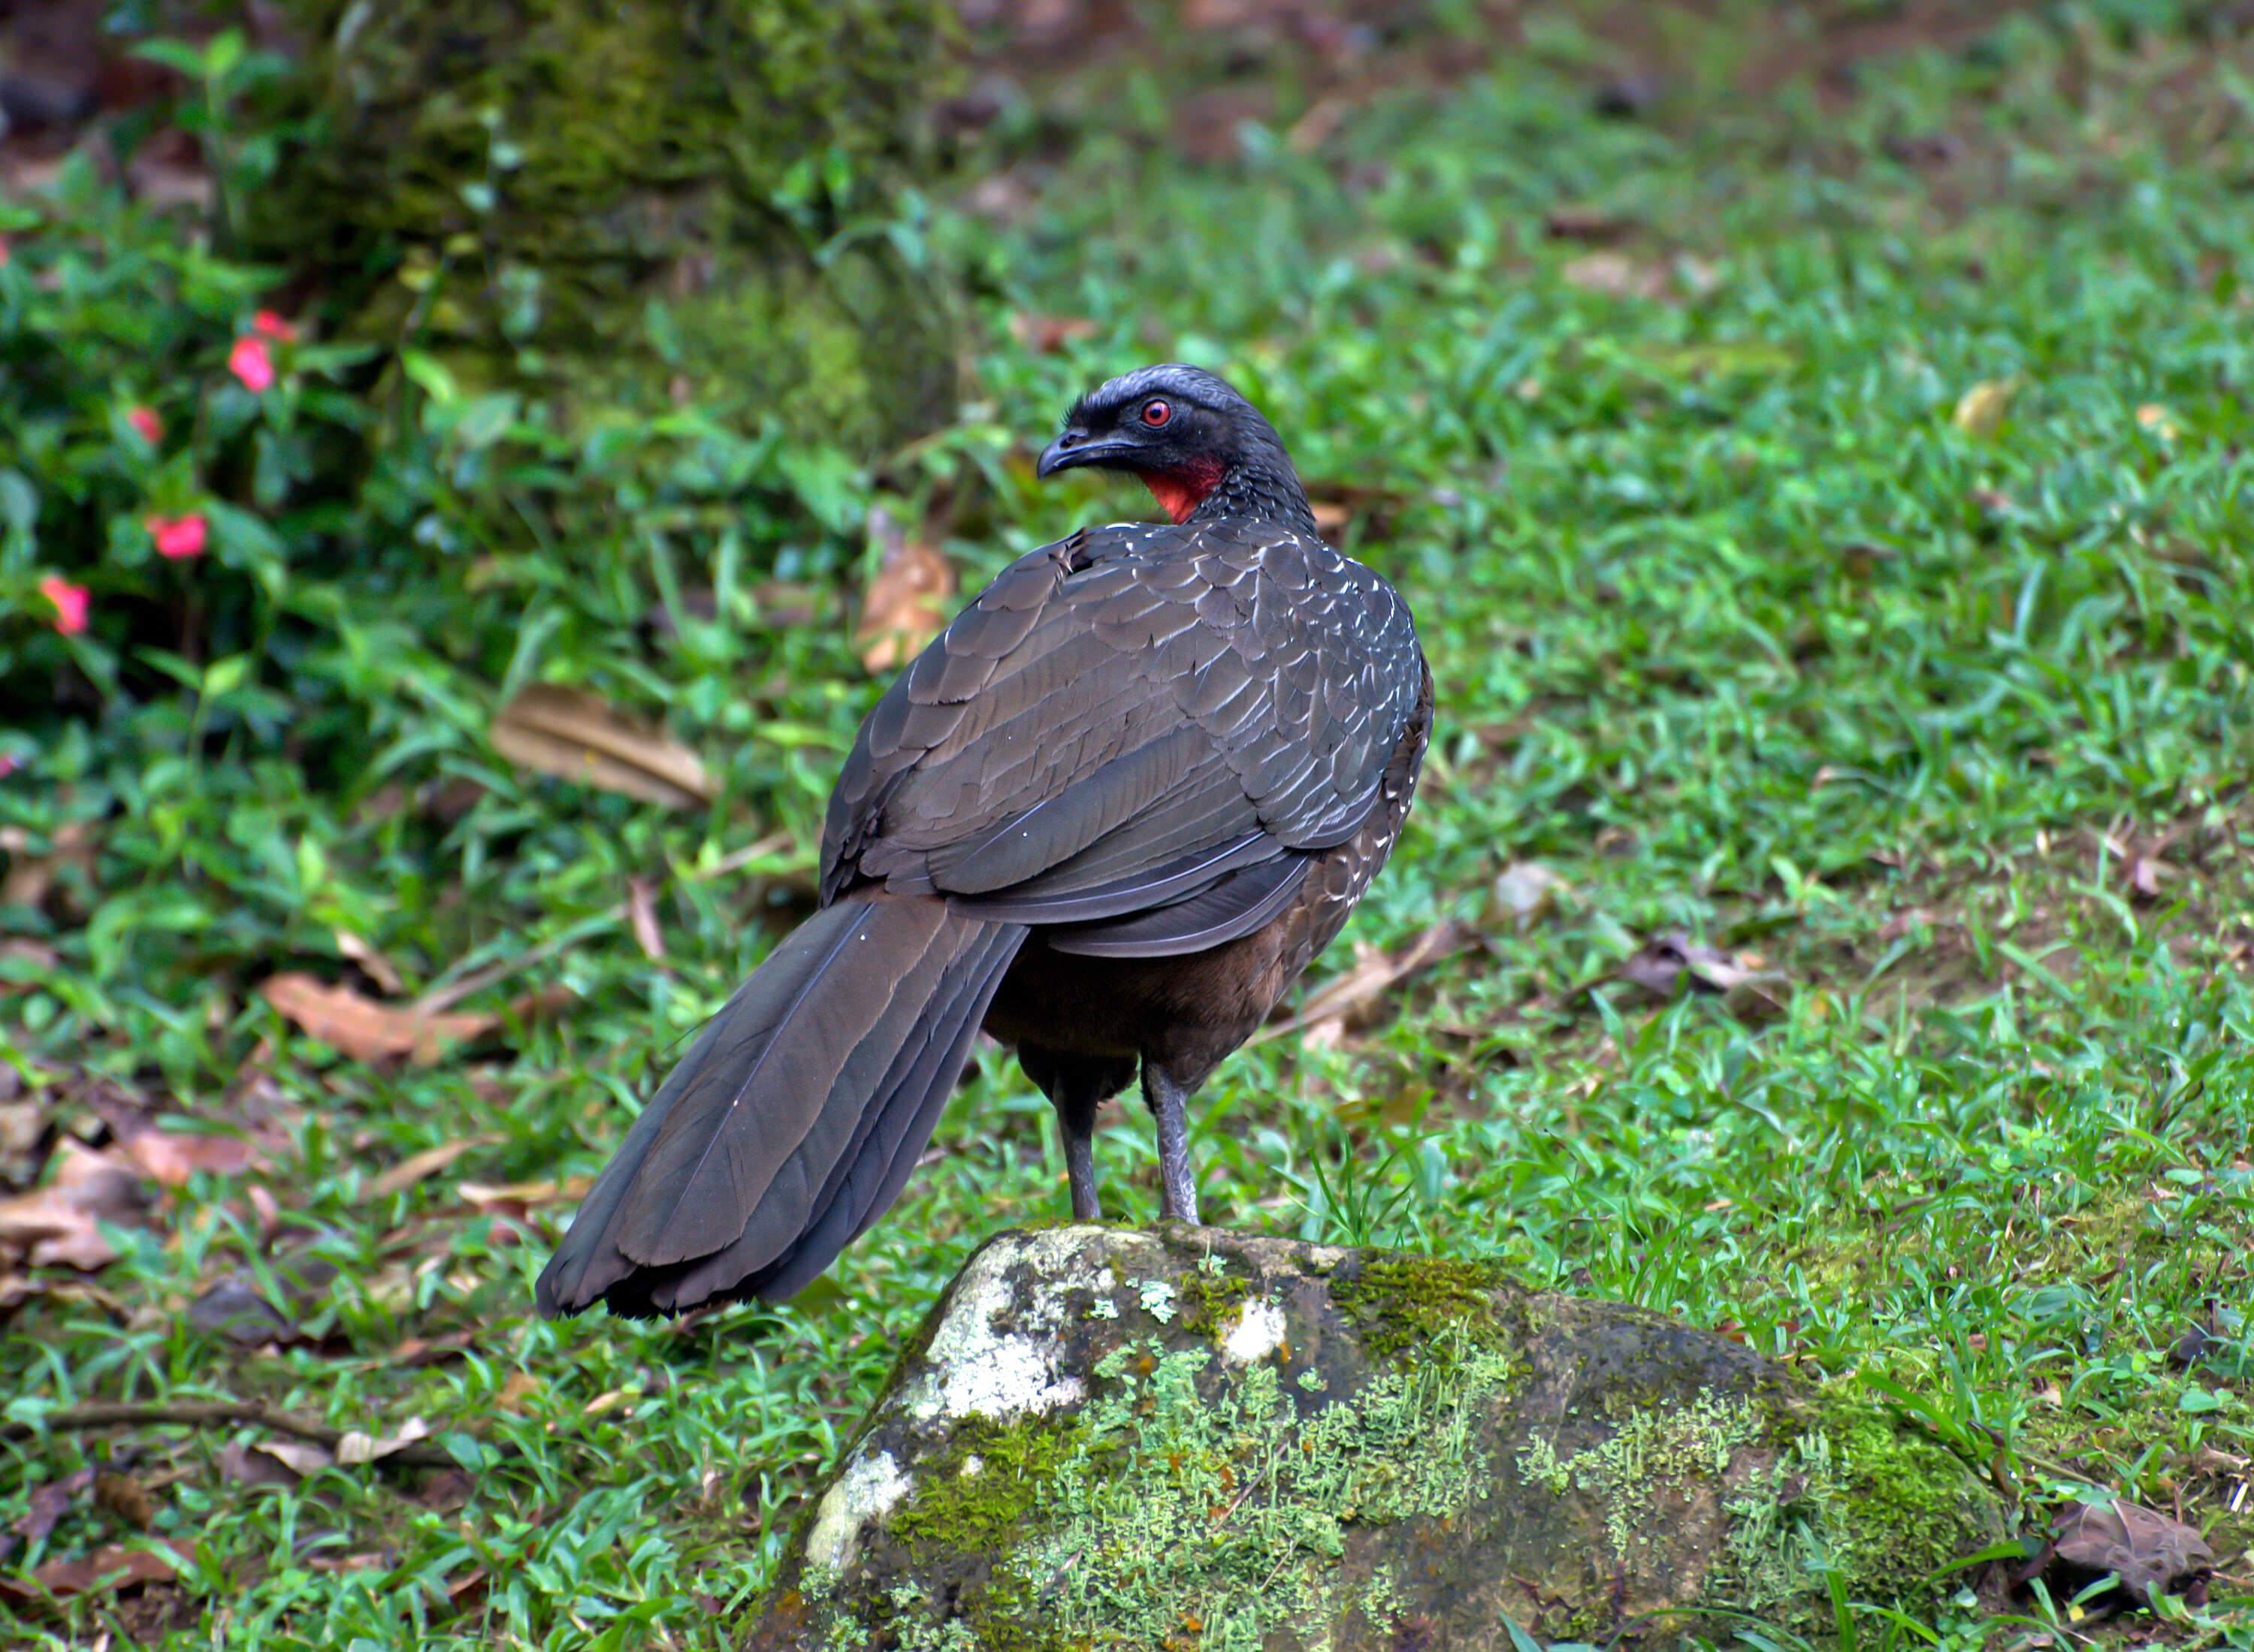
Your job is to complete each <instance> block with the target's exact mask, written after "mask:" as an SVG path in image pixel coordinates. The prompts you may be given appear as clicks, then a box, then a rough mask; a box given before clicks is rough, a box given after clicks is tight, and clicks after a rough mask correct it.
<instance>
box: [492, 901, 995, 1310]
mask: <svg viewBox="0 0 2254 1652" xmlns="http://www.w3.org/2000/svg"><path fill="white" fill-rule="evenodd" d="M1025 935H1026V930H1025V929H1024V928H1023V927H1022V926H1019V925H1015V924H1005V923H993V922H987V921H980V920H977V919H970V918H962V917H958V916H956V915H955V914H951V913H949V911H948V909H947V907H946V906H945V905H944V903H942V902H941V901H939V900H916V899H908V900H846V901H841V902H839V903H838V904H837V905H836V906H833V907H827V908H825V909H824V910H823V911H822V912H819V913H816V914H815V915H814V916H813V917H812V918H810V919H809V920H808V921H806V922H805V923H804V924H802V925H801V926H800V928H798V929H797V930H796V931H795V932H794V933H793V934H792V935H790V936H789V937H788V939H786V940H785V941H784V942H783V943H782V945H781V946H780V947H778V948H777V949H775V951H774V954H773V956H770V957H769V958H768V959H767V962H766V963H763V964H761V965H760V968H759V970H757V971H756V972H755V973H754V974H753V977H752V978H751V979H750V980H749V981H747V982H746V983H745V984H744V985H743V987H742V988H741V989H740V990H739V991H738V992H737V993H736V995H735V997H733V998H731V999H730V1000H729V1001H728V1003H727V1004H726V1005H725V1006H724V1007H723V1008H722V1009H721V1011H720V1012H719V1013H718V1015H716V1016H714V1017H713V1018H712V1020H711V1023H710V1024H709V1025H708V1026H706V1027H705V1029H704V1032H703V1033H700V1034H698V1036H697V1040H696V1042H695V1043H694V1044H693V1045H692V1046H691V1047H690V1050H689V1053H688V1054H686V1055H685V1056H684V1057H683V1059H682V1061H681V1063H680V1065H679V1066H678V1067H676V1068H675V1069H674V1071H673V1073H672V1074H671V1075H670V1076H669V1077H668V1078H667V1080H666V1082H664V1083H663V1084H662V1085H661V1086H660V1087H659V1089H658V1092H657V1094H656V1095H655V1096H654V1097H652V1098H651V1101H650V1103H649V1105H648V1107H647V1108H646V1109H644V1110H643V1112H642V1115H641V1117H640V1118H639V1119H637V1120H636V1121H635V1122H634V1127H633V1129H631V1130H630V1131H627V1138H626V1139H625V1141H624V1142H622V1143H621V1144H620V1147H619V1152H618V1154H617V1156H616V1157H615V1158H614V1159H613V1160H612V1161H611V1163H610V1165H609V1166H607V1167H606V1169H605V1170H604V1172H603V1173H602V1175H601V1177H599V1178H598V1180H597V1181H596V1184H595V1186H594V1187H593V1188H592V1189H591V1190H590V1192H589V1193H588V1195H587V1198H586V1201H584V1203H583V1204H582V1205H581V1207H580V1209H579V1215H578V1218H577V1221H575V1222H573V1223H572V1226H571V1230H570V1233H568V1234H567V1235H566V1236H564V1239H563V1243H562V1244H561V1245H559V1246H558V1247H557V1249H556V1255H555V1257H553V1258H552V1259H551V1260H550V1261H549V1264H548V1267H547V1269H546V1270H545V1271H543V1272H542V1275H541V1277H540V1282H539V1285H538V1287H537V1290H536V1292H535V1296H536V1299H537V1300H538V1303H539V1306H540V1309H541V1311H542V1313H551V1314H552V1313H576V1312H577V1311H578V1310H579V1309H581V1308H584V1307H586V1306H590V1305H591V1304H592V1303H594V1302H596V1301H598V1300H602V1299H608V1300H609V1301H610V1303H611V1306H613V1308H615V1309H618V1310H619V1311H620V1312H623V1313H651V1312H656V1311H661V1310H672V1309H678V1308H686V1307H690V1306H695V1305H696V1304H697V1303H698V1302H701V1301H705V1300H709V1299H713V1298H720V1299H728V1298H733V1297H740V1296H749V1295H757V1296H760V1297H764V1298H767V1299H771V1300H772V1299H781V1297H784V1296H787V1295H788V1294H789V1293H790V1292H792V1291H794V1290H795V1289H797V1288H798V1287H799V1286H800V1285H803V1284H804V1283H806V1281H807V1280H808V1279H810V1278H813V1277H814V1275H815V1274H816V1273H818V1272H820V1271H821V1270H822V1268H823V1267H824V1266H827V1265H828V1264H829V1262H830V1258H831V1257H835V1256H836V1255H837V1251H838V1250H841V1249H843V1248H844V1245H845V1243H848V1241H849V1240H850V1239H851V1236H852V1234H853V1233H855V1232H858V1230H859V1229H860V1228H861V1227H863V1226H865V1225H866V1223H867V1222H869V1221H872V1220H873V1219H874V1217H875V1216H876V1215H879V1214H881V1212H882V1210H883V1208H885V1207H886V1206H888V1205H889V1204H890V1202H891V1201H892V1199H893V1198H894V1197H897V1196H898V1194H899V1190H900V1182H901V1181H904V1180H906V1172H905V1169H903V1170H902V1172H901V1173H900V1176H898V1177H897V1178H895V1177H893V1175H892V1174H891V1171H892V1167H893V1164H894V1161H895V1160H896V1159H899V1158H900V1154H901V1152H902V1151H903V1148H904V1145H905V1152H906V1158H907V1164H909V1165H913V1164H914V1160H915V1159H916V1157H917V1156H918V1155H919V1154H920V1153H921V1152H922V1149H923V1145H924V1143H925V1142H926V1141H928V1139H929V1138H930V1132H931V1130H932V1128H933V1126H934V1125H935V1124H936V1123H937V1121H938V1114H939V1109H940V1107H941V1106H943V1105H944V1103H945V1101H946V1098H947V1096H948V1094H949V1092H950V1091H951V1090H952V1089H953V1088H954V1082H955V1079H956V1075H957V1074H958V1073H959V1072H960V1071H961V1070H962V1065H963V1059H964V1057H965V1055H966V1054H967V1053H968V1051H969V1048H970V1039H971V1037H972V1036H973V1035H974V1034H975V1033H977V1027H978V1024H979V1022H980V1021H981V1020H982V1019H984V1016H985V1013H986V1006H987V1005H988V1004H989V1003H990V1002H991V1000H992V998H993V994H994V990H995V988H996V987H997V986H998V985H999V984H1000V981H1001V977H1002V976H1003V974H1004V973H1005V971H1006V970H1008V968H1009V964H1010V963H1011V961H1012V959H1013V958H1015V956H1017V952H1018V949H1019V946H1020V945H1021V944H1023V942H1024V940H1025ZM911 1136H913V1137H914V1141H913V1143H912V1144H909V1143H908V1138H909V1137H911ZM873 1165H881V1166H883V1171H884V1173H883V1174H882V1175H879V1173H877V1171H876V1170H875V1168H873ZM887 1186H888V1187H889V1192H886V1193H884V1194H883V1197H882V1199H881V1201H879V1200H878V1199H876V1198H875V1197H874V1195H873V1194H872V1192H871V1190H872V1188H874V1189H882V1188H884V1187H887ZM849 1216H850V1218H851V1220H850V1221H848V1220H847V1219H846V1218H848V1217H849ZM817 1255H818V1257H819V1260H818V1261H814V1260H813V1259H814V1258H815V1257H816V1256H817ZM809 1262H812V1265H811V1266H807V1265H806V1264H808V1263H809Z"/></svg>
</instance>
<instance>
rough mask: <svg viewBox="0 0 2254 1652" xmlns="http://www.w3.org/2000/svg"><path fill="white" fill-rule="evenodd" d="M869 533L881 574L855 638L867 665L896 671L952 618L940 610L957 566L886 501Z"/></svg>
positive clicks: (874, 510) (865, 600) (872, 514)
mask: <svg viewBox="0 0 2254 1652" xmlns="http://www.w3.org/2000/svg"><path fill="white" fill-rule="evenodd" d="M869 536H870V538H872V540H874V541H875V542H876V543H877V550H878V560H877V574H876V577H874V578H873V579H872V580H870V581H869V588H868V590H867V591H865V593H863V595H862V598H861V622H860V624H859V625H858V626H857V627H855V628H854V631H853V641H854V642H855V643H857V644H858V646H859V647H860V649H861V663H862V664H863V665H865V666H866V667H868V669H870V670H871V671H890V670H893V669H896V668H898V667H899V666H901V665H903V664H905V663H907V661H908V659H909V658H910V657H911V656H912V655H915V654H917V653H919V652H921V649H922V648H923V645H924V644H925V643H927V642H928V641H931V640H932V638H934V637H935V636H936V635H938V634H939V628H940V627H941V626H942V625H943V624H945V623H946V622H945V620H943V619H942V617H941V613H940V610H941V608H942V606H943V605H944V604H945V603H946V601H947V599H948V598H950V597H952V596H953V595H954V594H955V570H954V568H953V567H952V566H951V565H950V564H949V562H948V560H947V558H946V557H944V556H941V555H940V554H939V553H938V552H937V551H935V550H934V549H932V548H931V547H930V546H929V545H927V544H925V543H924V542H922V541H921V540H920V539H910V538H909V537H908V536H907V534H906V533H905V532H903V531H902V530H901V528H900V525H899V524H898V523H897V522H895V521H893V518H892V514H891V513H889V512H888V511H886V509H885V508H884V507H882V506H872V507H870V511H869Z"/></svg>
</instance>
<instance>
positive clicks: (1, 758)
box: [0, 752, 22, 781]
mask: <svg viewBox="0 0 2254 1652" xmlns="http://www.w3.org/2000/svg"><path fill="white" fill-rule="evenodd" d="M19 767H22V765H20V764H18V762H17V761H16V754H15V753H13V752H0V781H4V780H6V779H7V778H8V776H10V775H11V774H14V773H15V772H16V771H17V769H18V768H19Z"/></svg>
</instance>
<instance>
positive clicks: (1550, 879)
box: [1490, 860, 1572, 929]
mask: <svg viewBox="0 0 2254 1652" xmlns="http://www.w3.org/2000/svg"><path fill="white" fill-rule="evenodd" d="M1490 893H1491V894H1492V895H1493V898H1494V899H1493V907H1494V912H1495V915H1496V916H1497V917H1501V918H1507V919H1508V920H1509V921H1510V922H1511V924H1512V925H1513V926H1514V927H1515V928H1519V929H1523V928H1526V927H1527V926H1528V925H1529V924H1530V923H1532V922H1533V921H1535V920H1536V919H1537V918H1539V917H1542V916H1544V914H1548V913H1550V912H1551V911H1553V910H1555V909H1556V907H1557V905H1558V900H1560V898H1562V897H1563V896H1565V895H1567V894H1570V893H1572V885H1570V884H1568V883H1567V882H1566V881H1565V879H1563V878H1560V877H1559V876H1558V874H1557V873H1556V872H1552V871H1551V870H1550V868H1549V867H1547V866H1545V865H1543V864H1542V863H1541V862H1540V861H1538V860H1517V861H1513V862H1512V863H1511V864H1510V865H1508V866H1505V867H1504V868H1503V869H1502V872H1498V873H1497V874H1496V875H1495V884H1494V886H1493V888H1492V890H1491V891H1490Z"/></svg>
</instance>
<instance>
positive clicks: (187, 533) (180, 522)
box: [142, 511, 204, 562]
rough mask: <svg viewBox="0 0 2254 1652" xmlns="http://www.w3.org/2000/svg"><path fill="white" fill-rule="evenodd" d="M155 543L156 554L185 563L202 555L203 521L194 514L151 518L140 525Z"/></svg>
mask: <svg viewBox="0 0 2254 1652" xmlns="http://www.w3.org/2000/svg"><path fill="white" fill-rule="evenodd" d="M142 526H143V527H144V528H147V529H148V530H149V537H150V538H151V539H153V540H155V541H156V542H157V554H158V556H163V557H165V558H166V559H167V560H169V561H172V562H186V560H187V559H188V558H189V557H191V556H202V555H203V554H204V519H203V518H202V517H201V516H199V515H197V514H195V513H194V512H193V511H192V512H190V513H189V514H187V515H186V516H151V517H150V518H148V519H147V520H146V521H144V522H143V523H142Z"/></svg>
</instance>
